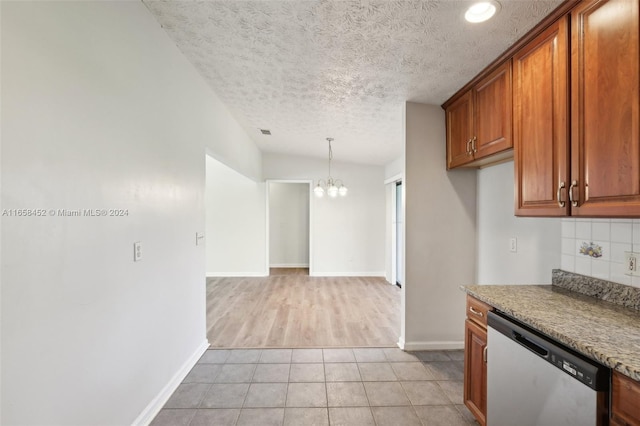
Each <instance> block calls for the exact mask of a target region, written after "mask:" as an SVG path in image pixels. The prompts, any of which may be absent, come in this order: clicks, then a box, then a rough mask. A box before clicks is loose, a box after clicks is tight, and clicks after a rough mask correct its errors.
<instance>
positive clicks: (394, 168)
mask: <svg viewBox="0 0 640 426" xmlns="http://www.w3.org/2000/svg"><path fill="white" fill-rule="evenodd" d="M404 168H405V159H404V155H401V156H400V157H398V158H396V159H395V160H393V161H392V162H390V163H389V164H387V165H385V166H384V178H385V179H391V178H394V177H396V176H398V175H402V174H404Z"/></svg>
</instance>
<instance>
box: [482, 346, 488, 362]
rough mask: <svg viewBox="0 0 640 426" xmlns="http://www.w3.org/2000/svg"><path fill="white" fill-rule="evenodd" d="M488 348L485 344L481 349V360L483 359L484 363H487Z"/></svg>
mask: <svg viewBox="0 0 640 426" xmlns="http://www.w3.org/2000/svg"><path fill="white" fill-rule="evenodd" d="M488 348H489V346H485V347H484V349H483V350H482V360H483V361H484V363H485V364H486V363H487V349H488Z"/></svg>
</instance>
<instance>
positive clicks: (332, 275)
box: [311, 271, 386, 277]
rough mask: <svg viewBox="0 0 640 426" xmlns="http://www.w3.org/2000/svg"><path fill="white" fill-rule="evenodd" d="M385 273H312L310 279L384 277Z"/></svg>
mask: <svg viewBox="0 0 640 426" xmlns="http://www.w3.org/2000/svg"><path fill="white" fill-rule="evenodd" d="M385 275H386V273H385V272H379V271H378V272H314V273H313V274H311V276H312V277H384V276H385Z"/></svg>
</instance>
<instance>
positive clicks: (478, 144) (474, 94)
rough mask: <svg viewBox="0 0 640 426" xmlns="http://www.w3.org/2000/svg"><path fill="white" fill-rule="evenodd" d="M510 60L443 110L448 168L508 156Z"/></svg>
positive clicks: (481, 163)
mask: <svg viewBox="0 0 640 426" xmlns="http://www.w3.org/2000/svg"><path fill="white" fill-rule="evenodd" d="M511 106H512V93H511V61H510V60H509V61H506V62H505V63H503V64H502V65H501V66H499V67H498V68H497V69H496V70H494V71H493V72H492V73H491V74H489V75H487V76H486V77H485V78H483V79H482V80H481V81H479V82H478V83H477V84H476V85H475V86H474V87H473V88H472V89H471V90H469V91H467V92H465V93H464V94H463V95H462V96H460V97H458V98H456V99H455V100H454V101H453V102H451V103H450V104H449V105H447V106H446V107H445V114H446V121H447V169H452V168H455V167H460V166H467V167H476V166H480V165H483V164H488V163H490V162H494V161H498V160H500V159H502V158H505V157H510V156H511V155H510V154H508V155H504V154H503V155H502V156H496V157H493V158H489V157H490V156H493V155H495V154H497V153H501V152H504V151H506V150H509V149H510V148H511V147H512V146H513V141H512V137H511V132H512V128H511V115H512V110H511Z"/></svg>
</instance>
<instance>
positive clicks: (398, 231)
mask: <svg viewBox="0 0 640 426" xmlns="http://www.w3.org/2000/svg"><path fill="white" fill-rule="evenodd" d="M395 194H396V196H395V204H394V209H395V212H396V214H395V221H394V222H395V223H394V228H395V235H396V238H395V240H396V241H395V246H396V250H395V251H396V253H395V264H396V267H395V272H396V274H395V275H396V277H395V283H396V285H397V286H398V287H400V288H402V283H403V282H404V273H403V272H404V271H403V269H404V268H403V267H402V265H404V239H403V232H402V230H403V226H404V221H403V219H402V181H401V180H399V181H397V182H396V188H395Z"/></svg>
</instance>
